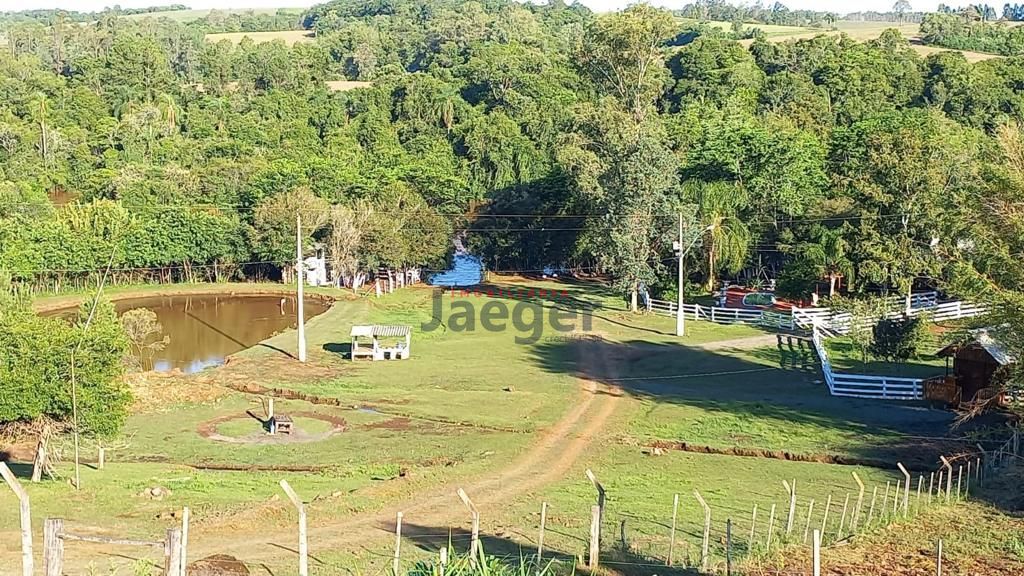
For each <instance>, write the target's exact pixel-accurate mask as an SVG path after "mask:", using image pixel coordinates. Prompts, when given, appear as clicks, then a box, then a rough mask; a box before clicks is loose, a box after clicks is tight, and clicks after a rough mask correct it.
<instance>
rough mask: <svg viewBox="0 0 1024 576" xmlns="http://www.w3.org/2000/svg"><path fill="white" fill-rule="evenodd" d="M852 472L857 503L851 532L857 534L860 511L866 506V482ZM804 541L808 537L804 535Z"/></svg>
mask: <svg viewBox="0 0 1024 576" xmlns="http://www.w3.org/2000/svg"><path fill="white" fill-rule="evenodd" d="M851 474H853V480H854V481H855V482H857V505H856V507H854V509H853V522H852V523H851V526H852V528H851V529H850V532H852V533H854V534H856V533H857V526H859V525H860V513H861V510H862V509H863V508H864V483H863V482H861V480H860V476H857V473H856V472H851ZM804 542H807V538H806V537H804Z"/></svg>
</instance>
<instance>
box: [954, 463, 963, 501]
mask: <svg viewBox="0 0 1024 576" xmlns="http://www.w3.org/2000/svg"><path fill="white" fill-rule="evenodd" d="M963 481H964V467H963V465H962V464H961V465H960V466H958V467H957V472H956V500H957V502H959V501H960V485H961V484H963Z"/></svg>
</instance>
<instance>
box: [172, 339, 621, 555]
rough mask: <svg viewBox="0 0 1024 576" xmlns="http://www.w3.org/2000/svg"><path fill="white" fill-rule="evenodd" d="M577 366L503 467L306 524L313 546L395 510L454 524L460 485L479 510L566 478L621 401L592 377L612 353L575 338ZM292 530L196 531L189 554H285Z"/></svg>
mask: <svg viewBox="0 0 1024 576" xmlns="http://www.w3.org/2000/svg"><path fill="white" fill-rule="evenodd" d="M578 346H579V360H578V364H577V365H578V366H587V367H588V372H589V373H591V374H593V375H594V377H593V378H587V377H584V376H582V375H580V376H579V385H580V394H579V396H578V401H577V403H576V404H575V405H574V406H572V408H571V409H570V410H569V411H568V412H567V413H566V414H565V415H564V416H563V417H562V418H561V419H560V420H559V421H558V422H557V423H556V424H555V425H554V426H552V427H551V428H549V429H547V430H546V431H544V432H542V433H541V434H540V435H539V437H538V439H537V441H536V443H535V444H534V445H533V446H532V447H531V448H530V449H529V450H528V451H527V452H526V453H525V454H524V455H523V456H522V457H520V458H519V459H517V460H516V461H514V462H512V464H511V465H509V466H508V467H506V468H503V469H499V470H494V471H493V472H491V473H488V474H486V475H484V476H482V477H478V478H476V479H471V480H467V481H462V482H461V483H458V484H456V483H452V484H449V485H446V486H442V487H439V488H436V489H432V490H429V491H427V492H425V493H422V494H418V495H417V496H416V497H415V499H410V500H407V501H404V502H398V503H394V504H390V505H388V506H387V507H385V508H384V509H383V510H379V511H375V512H372V513H365V514H357V515H355V516H350V517H347V518H342V519H339V520H337V521H332V522H330V523H328V524H322V525H316V526H315V527H312V528H311V529H310V530H309V542H310V546H311V547H315V548H318V549H321V550H324V549H331V550H338V549H353V548H355V547H357V546H359V545H365V544H366V543H368V542H372V541H374V540H376V539H382V538H384V537H386V536H387V535H388V534H389V533H390V531H391V529H392V527H393V525H394V518H395V515H396V513H397V512H398V511H402V512H403V513H404V514H405V515H406V517H407V518H408V519H409V520H410V521H414V522H415V523H416V524H421V525H439V526H447V525H452V524H460V523H462V522H463V521H464V520H465V517H466V512H465V510H464V509H463V508H462V505H461V504H460V503H459V501H458V499H457V497H456V490H457V488H459V487H462V488H464V489H465V490H466V492H467V493H468V494H469V495H470V496H471V497H472V498H473V501H474V503H475V504H476V506H477V508H478V509H479V510H480V512H481V515H485V514H487V512H488V511H489V510H490V509H492V508H494V507H495V506H497V505H501V504H507V503H508V502H509V500H510V499H511V498H514V497H516V496H519V495H522V494H528V493H530V492H532V491H535V490H537V489H540V488H542V487H543V486H545V485H547V484H550V483H553V482H556V481H558V480H561V479H562V478H564V477H566V475H567V474H569V473H570V472H571V471H572V470H573V468H575V467H576V466H578V465H580V464H581V462H580V460H581V457H582V455H583V454H584V452H585V451H586V450H587V448H588V447H590V446H591V444H592V443H593V442H594V440H595V439H596V438H597V437H598V436H599V434H600V433H601V431H602V429H603V428H604V427H605V425H606V424H607V422H608V420H609V418H610V417H611V416H612V415H613V414H614V412H615V410H616V407H617V406H618V405H619V403H620V402H621V401H622V398H621V397H622V391H621V390H620V389H619V388H618V387H616V386H610V385H606V384H604V383H602V382H599V381H598V380H605V381H607V380H610V379H613V378H616V377H617V366H616V360H614V359H612V358H609V357H608V356H607V355H603V354H599V353H598V348H599V346H600V344H599V343H596V342H586V341H584V342H581V343H579V344H578ZM294 541H295V534H294V530H288V531H286V532H284V531H275V530H273V529H271V530H269V531H268V530H262V529H261V530H254V531H253V532H251V533H238V532H237V531H231V532H225V533H219V532H217V531H215V530H197V531H196V532H195V533H194V535H193V536H192V539H191V540H190V546H189V554H190V557H192V558H201V557H203V556H206V555H209V554H217V553H220V554H231V555H233V556H236V557H238V558H239V559H242V560H243V561H245V562H247V563H258V562H264V561H266V562H271V561H273V562H274V563H278V562H281V561H290V560H291V559H292V558H293V556H291V555H290V554H289V552H288V550H291V549H293V548H294Z"/></svg>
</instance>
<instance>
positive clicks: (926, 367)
mask: <svg viewBox="0 0 1024 576" xmlns="http://www.w3.org/2000/svg"><path fill="white" fill-rule="evenodd" d="M825 344H826V346H827V348H828V355H829V361H831V362H832V367H833V368H834V369H835V370H837V371H843V372H852V373H854V374H868V375H884V376H900V377H904V378H929V377H931V376H941V375H942V374H943V373H944V371H945V367H946V360H945V358H939V357H937V356H935V355H933V354H930V353H922V354H921V355H920V356H919V357H917V358H911V359H910V360H908V361H907V362H902V363H892V362H885V361H883V360H877V359H874V358H872V357H871V355H870V354H868V357H867V362H864V358H863V356H862V355H861V353H860V351H859V350H857V348H856V347H855V346H854V345H853V343H852V342H851V341H850V340H849V339H848V338H830V339H828V340H826V341H825ZM926 348H927V349H928V350H930V351H934V350H937V349H938V348H939V346H938V344H935V343H930V344H928V345H927V346H926Z"/></svg>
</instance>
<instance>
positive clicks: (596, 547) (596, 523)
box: [588, 504, 601, 570]
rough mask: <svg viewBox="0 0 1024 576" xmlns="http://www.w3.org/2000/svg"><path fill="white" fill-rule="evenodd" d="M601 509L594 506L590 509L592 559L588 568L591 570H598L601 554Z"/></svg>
mask: <svg viewBox="0 0 1024 576" xmlns="http://www.w3.org/2000/svg"><path fill="white" fill-rule="evenodd" d="M600 542H601V507H600V506H598V505H597V504H594V505H593V506H591V507H590V559H589V561H588V566H589V568H590V569H591V570H594V569H595V568H597V565H598V563H599V562H600V560H599V556H600V554H601V544H600Z"/></svg>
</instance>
